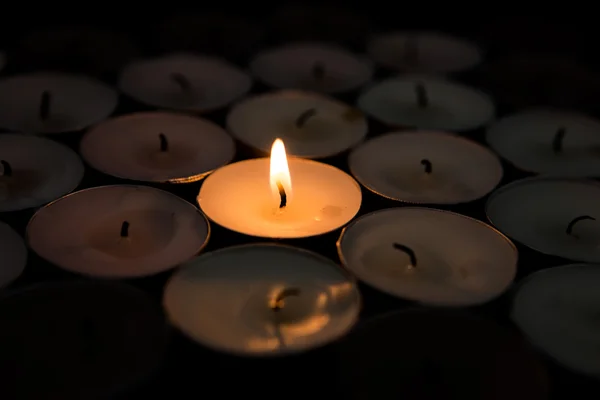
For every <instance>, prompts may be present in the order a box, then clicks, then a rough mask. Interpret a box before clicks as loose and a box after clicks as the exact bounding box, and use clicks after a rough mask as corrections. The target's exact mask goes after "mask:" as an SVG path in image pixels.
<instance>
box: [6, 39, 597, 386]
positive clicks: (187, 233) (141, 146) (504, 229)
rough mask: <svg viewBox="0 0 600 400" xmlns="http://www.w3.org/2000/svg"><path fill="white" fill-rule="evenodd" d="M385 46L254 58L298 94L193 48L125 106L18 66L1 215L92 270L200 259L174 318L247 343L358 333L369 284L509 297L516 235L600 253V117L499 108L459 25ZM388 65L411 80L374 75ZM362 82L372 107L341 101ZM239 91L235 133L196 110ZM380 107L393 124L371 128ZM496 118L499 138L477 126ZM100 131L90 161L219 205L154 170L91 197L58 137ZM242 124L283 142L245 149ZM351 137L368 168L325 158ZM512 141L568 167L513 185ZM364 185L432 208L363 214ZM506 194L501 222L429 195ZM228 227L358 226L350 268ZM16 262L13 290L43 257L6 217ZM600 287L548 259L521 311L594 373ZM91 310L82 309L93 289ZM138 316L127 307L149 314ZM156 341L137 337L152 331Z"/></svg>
mask: <svg viewBox="0 0 600 400" xmlns="http://www.w3.org/2000/svg"><path fill="white" fill-rule="evenodd" d="M368 53H369V55H370V56H371V58H370V59H366V58H363V57H359V56H356V55H354V54H351V53H349V52H347V51H346V50H344V49H341V48H337V47H333V46H330V45H320V44H316V43H308V44H307V43H303V44H295V45H290V46H285V47H282V48H277V49H273V50H269V51H266V52H263V53H261V54H259V55H257V56H256V57H255V58H254V60H253V61H252V63H251V64H250V70H251V73H252V75H253V76H254V77H256V78H257V79H258V80H260V81H262V82H263V83H265V84H267V85H268V86H270V87H272V88H274V89H276V90H274V91H272V92H269V93H266V94H260V95H255V96H250V97H246V94H247V93H248V92H249V90H250V88H251V86H252V79H251V78H250V76H249V75H248V74H247V73H245V72H244V71H242V70H240V69H238V68H237V67H235V66H234V65H231V64H229V63H228V62H226V61H224V60H221V59H216V58H212V57H208V56H201V55H192V54H183V53H182V54H174V55H169V56H163V57H160V58H155V59H148V60H141V61H139V60H138V61H134V62H132V63H131V64H129V65H127V66H126V67H125V68H124V69H123V70H122V72H121V74H120V77H119V81H118V89H119V90H120V92H122V93H123V94H124V95H127V96H129V97H130V98H132V99H135V100H137V101H138V102H140V103H143V104H146V105H149V106H151V107H155V108H158V109H161V110H166V111H152V112H140V113H134V114H129V115H123V116H118V117H113V118H110V115H111V114H112V113H113V111H114V110H115V108H116V107H117V104H118V98H119V95H118V93H117V91H116V90H114V89H112V88H110V87H108V86H107V85H105V84H103V83H100V82H99V81H96V80H94V79H92V78H88V77H84V76H76V75H69V74H59V73H34V74H26V75H18V76H9V77H6V78H3V79H0V127H2V128H4V129H7V130H9V131H11V132H17V133H5V134H1V135H0V163H1V166H0V212H3V213H4V212H13V211H20V210H25V209H32V208H33V209H35V208H38V207H39V209H38V210H37V211H36V212H35V214H34V216H33V217H32V218H31V220H30V222H29V224H28V226H27V231H26V243H27V246H29V248H31V249H32V250H33V251H34V252H35V253H36V254H37V255H39V256H40V257H42V258H43V259H45V260H48V261H49V262H50V263H51V264H53V265H55V266H58V267H60V268H62V269H64V270H67V271H70V272H74V273H76V274H81V275H85V276H88V277H94V278H104V279H106V278H112V279H126V278H139V277H147V276H152V275H155V274H158V273H161V272H165V271H168V270H171V269H173V268H175V267H178V269H177V270H176V271H175V272H174V273H173V275H172V277H171V278H170V280H169V281H168V283H167V285H166V288H165V291H164V297H163V306H164V310H165V311H166V314H167V315H168V317H169V319H170V321H171V323H172V324H173V325H174V326H176V327H177V328H178V329H180V330H181V331H182V332H184V333H185V334H186V335H188V336H189V337H191V338H193V339H194V340H195V341H197V342H199V343H201V344H203V345H205V346H208V347H210V348H213V349H217V350H220V351H224V352H228V353H233V354H242V355H275V354H288V353H297V352H301V351H306V350H309V349H313V348H316V347H319V346H321V345H324V344H326V343H330V342H332V341H334V340H336V339H338V338H340V337H342V336H344V335H345V334H346V333H348V332H349V331H350V330H351V328H352V327H353V326H354V325H355V323H356V322H357V320H358V317H359V313H360V308H361V297H360V293H359V290H358V285H357V282H356V279H358V280H360V281H362V282H364V283H366V284H368V285H369V286H371V287H373V288H376V289H377V290H379V291H381V292H384V293H387V294H389V295H391V296H393V297H397V298H402V299H409V300H413V301H415V302H418V303H421V304H425V305H433V306H454V307H456V306H473V305H479V304H483V303H486V302H489V301H490V300H492V299H495V298H497V297H498V296H500V295H501V294H502V293H504V292H505V291H506V290H507V289H508V288H509V287H510V286H511V285H512V283H513V280H514V279H515V276H516V274H517V258H518V252H517V248H516V247H515V245H514V244H513V243H512V242H511V240H510V239H509V238H508V237H510V238H512V239H514V240H516V241H517V242H519V243H521V244H523V245H524V246H527V247H530V248H532V249H535V250H537V251H539V252H541V253H545V254H549V255H554V256H558V257H562V258H564V259H566V260H573V261H577V262H590V263H594V262H600V247H598V237H599V236H600V225H599V224H598V222H597V221H596V216H600V202H599V201H598V199H600V186H599V185H598V184H597V183H594V182H592V181H587V180H582V179H574V178H586V177H594V176H597V175H599V174H600V158H599V157H598V154H599V153H598V152H600V122H599V121H596V120H594V119H592V118H591V117H587V116H584V115H580V114H575V113H572V112H566V111H565V112H563V111H559V110H550V109H535V110H526V111H523V112H521V113H518V114H514V115H510V116H508V117H505V118H502V119H499V120H494V118H495V106H494V102H493V101H492V99H491V98H490V96H488V95H487V94H485V93H484V92H482V91H479V90H477V89H474V88H471V87H468V86H465V85H463V84H460V83H457V82H454V81H452V80H451V79H449V78H446V77H443V75H444V74H451V73H455V72H459V71H463V70H465V69H469V68H472V67H473V66H475V65H477V64H478V63H480V62H481V60H482V52H481V50H480V49H478V48H477V47H476V46H474V45H473V44H470V43H468V42H464V41H461V40H459V39H457V38H453V37H449V36H444V35H439V34H428V33H410V34H393V35H383V36H381V37H379V38H376V39H374V40H373V41H372V42H371V43H370V45H369V46H368ZM3 63H4V58H3V57H0V66H1V65H2V64H3ZM374 64H378V65H382V66H385V67H386V68H390V69H395V70H398V71H401V72H405V74H402V75H399V76H397V77H394V78H389V79H385V80H381V81H377V82H373V81H372V79H373V70H374ZM361 88H362V92H361V94H360V96H359V98H358V101H357V103H356V105H355V106H350V105H347V104H345V103H343V102H341V101H339V100H336V99H334V98H333V97H330V95H332V94H338V93H343V92H348V91H351V90H356V89H361ZM229 105H232V107H231V109H230V110H229V112H228V115H227V120H226V127H225V129H224V128H223V127H220V126H218V125H217V124H215V123H213V122H210V121H208V120H207V119H203V118H202V117H200V116H197V115H194V114H193V113H206V112H210V111H213V110H218V109H222V108H223V107H226V106H229ZM368 117H370V118H372V119H374V120H376V121H379V122H380V123H383V124H385V125H386V126H388V127H389V133H387V134H384V135H378V136H376V137H370V138H368V139H367V134H368V122H367V118H368ZM484 127H485V129H486V141H487V143H488V144H489V146H490V147H491V148H492V150H493V151H492V150H489V149H487V148H486V147H484V146H482V145H480V144H478V143H477V142H475V141H473V140H470V139H468V138H467V137H466V135H465V134H466V133H468V132H470V131H473V130H476V129H480V128H484ZM84 129H85V130H86V132H85V134H84V136H83V137H82V139H81V142H80V154H81V157H82V158H83V160H84V161H85V163H87V164H89V165H90V166H91V167H93V168H94V169H96V170H98V171H101V172H103V173H105V174H107V175H110V176H114V177H118V178H122V179H127V180H131V181H137V182H147V183H157V182H160V183H170V184H190V183H193V182H198V181H200V180H203V182H202V185H201V187H200V189H199V193H198V195H197V203H198V206H199V209H198V208H197V207H196V206H195V205H192V204H190V203H188V202H186V201H184V200H183V199H181V198H179V197H177V196H175V195H173V194H171V193H169V192H166V191H163V190H159V189H156V188H154V187H151V186H145V185H141V184H128V185H112V186H101V187H94V188H89V189H85V190H81V191H76V192H74V193H71V192H72V191H73V190H74V189H76V188H77V186H78V185H79V183H80V182H81V180H82V178H83V175H84V170H85V168H84V163H83V162H82V159H81V158H80V157H79V156H78V155H77V154H76V153H75V152H74V151H73V150H71V149H69V148H68V147H67V146H64V145H62V144H60V143H59V142H58V141H55V140H51V139H49V138H60V134H62V133H65V132H76V131H81V130H84ZM450 132H454V133H450ZM236 140H237V141H238V142H240V143H242V144H243V145H245V146H247V147H249V148H251V149H253V150H255V151H256V152H258V153H261V154H267V155H268V156H267V157H261V158H252V159H247V160H243V161H239V162H234V163H231V162H232V160H234V158H235V153H236ZM346 152H348V156H347V160H348V168H349V171H350V174H348V173H346V172H344V171H342V170H340V169H338V168H336V167H333V166H331V165H328V164H327V163H325V162H319V161H316V160H317V159H319V160H325V161H326V160H327V159H328V158H329V157H333V156H337V155H339V154H345V153H346ZM496 154H498V155H499V156H500V157H501V158H502V159H504V160H506V161H507V162H508V163H510V164H512V165H513V166H514V167H517V168H518V169H520V170H522V171H527V172H531V173H534V174H544V175H548V176H543V177H534V178H529V179H524V180H519V181H516V182H513V183H511V184H508V185H505V186H503V187H501V188H499V189H498V190H496V191H494V189H496V187H497V186H498V185H499V184H500V182H501V180H502V177H503V166H502V163H501V161H500V158H499V157H498V156H497V155H496ZM361 185H362V187H364V188H365V189H367V190H368V191H370V192H372V193H375V194H376V195H378V196H381V197H382V198H386V199H390V200H394V201H398V202H402V203H409V204H412V206H408V207H395V208H387V209H382V210H378V211H375V212H372V213H368V214H366V215H362V216H360V217H359V218H355V216H356V215H357V213H358V212H359V210H360V208H361V202H362V189H361ZM493 191H494V192H493ZM492 192H493V193H492ZM69 193H70V194H69ZM490 193H491V195H490V196H489V198H488V200H487V204H486V213H487V216H488V218H489V221H490V222H491V224H492V225H493V226H494V227H492V226H491V225H487V224H485V223H483V222H481V221H479V220H476V219H473V218H470V217H466V216H462V215H459V214H456V213H453V212H449V211H445V210H439V209H435V208H430V207H425V206H432V205H433V206H436V205H437V206H442V207H443V206H446V205H456V204H464V203H469V202H472V201H475V200H478V199H481V198H483V197H485V196H487V195H488V194H490ZM419 205H420V206H419ZM209 221H210V222H209ZM211 223H213V224H217V225H219V226H221V227H223V228H226V229H227V230H230V231H234V232H237V233H239V234H243V235H248V236H252V237H259V238H265V239H276V240H279V239H298V238H308V237H315V236H319V235H323V234H326V233H329V232H333V231H336V230H338V229H340V228H343V230H342V232H341V235H340V237H339V240H338V242H337V251H338V254H339V258H340V261H341V264H342V266H343V268H340V266H338V265H337V264H336V263H334V262H333V261H331V260H329V259H327V258H324V257H323V256H320V255H318V254H316V253H313V252H311V251H308V250H305V249H302V248H299V247H292V246H288V245H281V244H275V243H264V244H249V245H242V246H233V247H227V248H222V249H219V250H216V251H212V252H209V253H207V254H204V255H200V256H197V255H198V253H199V252H200V251H201V250H202V249H203V248H204V246H205V245H206V244H207V243H208V241H209V238H210V233H211V227H210V225H211ZM505 235H506V236H505ZM331 245H332V246H333V245H334V243H331ZM0 257H1V258H2V263H1V268H0V287H1V286H8V285H9V284H10V283H11V282H13V281H14V280H15V279H16V278H17V277H18V276H19V275H20V274H21V273H22V272H23V271H24V269H25V265H26V263H27V248H26V246H25V244H24V241H23V240H22V239H21V238H20V236H19V235H18V234H17V233H16V232H15V231H14V230H13V229H11V228H10V227H9V226H8V225H6V224H4V223H2V224H0ZM598 282H600V271H599V270H598V269H597V268H595V267H593V266H591V265H586V264H576V265H568V266H562V267H559V268H553V269H548V270H544V271H541V272H537V273H534V274H532V275H531V276H529V277H528V278H527V279H526V280H525V281H523V282H522V283H520V284H519V286H518V288H517V289H516V295H515V297H514V303H513V310H512V317H513V320H514V321H515V322H516V323H517V325H518V326H519V327H520V328H521V330H522V331H523V332H524V333H525V334H526V336H527V337H528V338H529V339H530V340H531V341H532V342H533V343H534V344H535V345H537V346H538V347H539V348H541V349H542V350H544V351H545V352H546V353H547V354H549V355H550V356H552V357H553V358H555V359H556V360H558V361H560V362H561V363H562V364H564V365H567V366H569V367H570V368H572V369H574V370H577V371H579V372H584V373H586V374H590V375H593V376H600V355H599V354H598V346H597V343H598V339H597V333H598V328H597V327H596V326H592V324H591V321H592V320H593V319H594V318H597V317H596V314H597V312H598V308H599V306H600V301H599V300H598V293H599V292H598V290H597V287H596V286H597V283H598ZM105 286H106V284H105V283H91V282H87V283H85V284H83V285H82V286H81V287H78V286H76V285H75V284H66V283H65V284H62V286H61V285H55V287H54V286H53V287H48V286H47V287H45V288H44V289H37V290H36V289H34V288H32V289H27V290H26V291H21V292H19V293H18V294H13V295H11V296H9V297H8V299H10V301H12V302H24V303H26V304H30V303H31V302H32V301H34V300H35V301H37V302H39V301H42V302H44V301H50V302H51V300H48V299H51V298H52V296H51V294H52V293H53V292H58V291H62V292H63V293H65V295H64V296H66V297H68V295H69V293H70V292H78V293H83V292H95V291H98V292H99V293H104V292H106V291H110V289H107V288H106V287H105ZM28 294H29V295H30V297H32V298H33V299H34V300H31V299H29V300H28ZM105 294H106V293H105ZM111 296H116V297H115V298H116V299H118V298H119V296H122V297H123V298H126V297H135V294H132V293H130V292H127V290H123V291H122V292H114V293H113V292H111ZM105 297H110V296H105ZM44 299H45V300H44ZM61 301H62V302H65V301H66V300H61ZM113 302H114V303H115V304H117V303H118V301H117V300H113ZM91 303H92V301H91V300H90V305H89V307H90V308H91V309H92V310H93V309H94V308H98V305H97V304H95V305H93V304H91ZM54 306H58V305H54ZM1 307H3V306H0V308H1ZM48 307H50V306H48ZM69 307H71V308H73V312H72V315H81V312H80V310H79V308H84V305H77V306H75V305H71V306H69ZM107 307H109V308H110V307H112V305H111V304H108V305H107ZM140 307H142V306H140ZM24 308H25V306H24ZM71 308H69V310H70V309H71ZM76 308H77V310H76ZM113 308H116V306H115V307H113ZM27 309H28V308H27ZM111 309H112V308H111ZM69 312H70V311H69ZM115 312H116V311H115ZM117 313H118V314H119V315H121V314H122V315H124V316H123V318H126V316H125V314H127V313H134V310H120V311H118V312H117ZM149 314H151V313H149ZM73 318H79V317H73ZM138 318H142V317H140V316H138ZM157 318H158V317H156V316H154V315H149V316H148V321H150V323H154V324H156V323H157V322H156V321H157ZM407 318H409V319H410V318H414V319H415V320H419V319H420V318H421V317H419V316H418V315H417V316H414V315H413V316H410V315H409V317H407ZM46 322H47V321H46ZM46 322H40V326H42V324H43V323H46ZM433 325H435V324H433ZM15 329H16V328H15ZM92 329H93V328H92ZM407 335H408V333H407ZM140 336H143V333H140ZM140 336H135V335H133V336H132V337H135V339H136V342H137V339H138V338H139V337H140ZM159 336H160V335H159ZM160 340H162V336H161V337H158V336H157V337H155V338H153V340H148V341H147V342H145V341H141V342H140V343H136V346H135V348H134V349H133V350H131V351H132V352H134V353H136V352H137V353H139V354H142V353H144V349H146V348H149V346H155V345H156V343H158V341H160ZM155 361H156V360H145V362H143V363H142V362H141V361H139V360H138V362H137V363H136V364H135V365H134V364H133V363H132V364H131V365H126V366H127V368H125V367H123V371H126V370H129V371H130V372H131V371H134V370H135V373H136V374H137V373H138V372H139V370H140V369H147V368H148V366H149V365H151V364H152V363H153V362H155ZM136 368H137V370H136ZM123 371H121V372H123ZM123 373H124V372H123Z"/></svg>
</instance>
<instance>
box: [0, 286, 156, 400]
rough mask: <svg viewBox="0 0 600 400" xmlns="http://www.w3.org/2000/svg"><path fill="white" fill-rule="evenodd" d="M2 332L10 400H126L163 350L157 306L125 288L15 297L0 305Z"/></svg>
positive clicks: (0, 361)
mask: <svg viewBox="0 0 600 400" xmlns="http://www.w3.org/2000/svg"><path fill="white" fill-rule="evenodd" d="M0 325H1V326H2V332H1V333H0V371H2V373H3V375H4V380H3V383H2V394H3V397H6V398H9V399H85V398H101V399H105V398H111V399H113V398H121V397H120V396H123V395H125V394H126V393H127V391H128V390H129V389H132V388H133V387H135V386H136V385H138V384H141V383H143V381H144V380H146V379H148V378H150V376H151V375H152V374H153V373H154V372H155V371H156V370H157V369H158V368H159V366H160V363H161V362H162V360H163V358H164V354H165V350H166V342H167V327H166V324H165V319H164V317H163V315H162V313H161V310H160V307H158V306H157V305H155V304H154V303H153V302H152V301H150V299H149V298H148V297H147V296H146V295H145V294H144V293H143V292H141V291H139V290H137V289H135V288H133V287H130V286H126V285H122V284H114V283H112V284H111V283H106V282H91V281H85V282H83V281H71V282H60V283H46V284H38V285H35V286H31V287H29V288H26V289H23V290H19V291H16V292H14V293H11V294H9V295H7V296H4V297H2V298H1V299H0ZM125 398H131V396H128V395H125Z"/></svg>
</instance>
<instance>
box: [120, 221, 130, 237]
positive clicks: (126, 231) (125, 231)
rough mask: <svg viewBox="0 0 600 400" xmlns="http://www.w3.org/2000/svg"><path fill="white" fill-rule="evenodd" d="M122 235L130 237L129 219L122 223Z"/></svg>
mask: <svg viewBox="0 0 600 400" xmlns="http://www.w3.org/2000/svg"><path fill="white" fill-rule="evenodd" d="M121 237H122V238H127V237H129V222H127V221H123V223H122V224H121Z"/></svg>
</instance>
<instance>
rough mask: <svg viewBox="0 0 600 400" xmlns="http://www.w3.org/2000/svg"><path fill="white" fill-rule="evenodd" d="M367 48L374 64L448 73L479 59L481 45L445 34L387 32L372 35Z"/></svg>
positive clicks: (417, 70)
mask: <svg viewBox="0 0 600 400" xmlns="http://www.w3.org/2000/svg"><path fill="white" fill-rule="evenodd" d="M367 52H368V53H369V55H370V56H371V58H372V59H373V60H374V61H375V62H376V63H378V64H380V65H382V66H384V67H386V68H389V69H394V70H398V71H402V72H406V71H410V72H425V73H442V74H443V73H452V72H461V71H464V70H468V69H471V68H473V67H475V66H477V65H478V64H480V63H481V61H482V58H483V55H482V52H481V49H480V48H479V47H478V46H476V45H475V44H474V43H471V42H469V41H467V40H465V39H461V38H458V37H454V36H451V35H448V34H444V33H439V32H428V31H415V32H391V33H386V34H382V35H378V36H375V37H373V38H372V39H371V40H370V41H369V43H368V44H367Z"/></svg>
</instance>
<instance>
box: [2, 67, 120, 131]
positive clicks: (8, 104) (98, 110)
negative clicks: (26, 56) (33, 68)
mask: <svg viewBox="0 0 600 400" xmlns="http://www.w3.org/2000/svg"><path fill="white" fill-rule="evenodd" d="M117 101H118V95H117V92H116V91H114V90H113V89H111V88H110V87H108V86H106V85H104V84H103V83H101V82H100V81H96V80H94V79H92V78H88V77H85V76H83V75H69V74H60V73H32V74H26V75H16V76H11V77H8V78H4V79H2V80H0V127H2V128H6V129H10V130H14V131H21V132H27V133H45V134H49V133H61V132H73V131H78V130H81V129H85V128H87V127H88V126H90V125H93V124H95V123H98V122H100V121H103V120H104V119H106V118H107V117H108V116H109V115H110V114H112V112H113V111H114V109H115V108H116V107H117Z"/></svg>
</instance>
